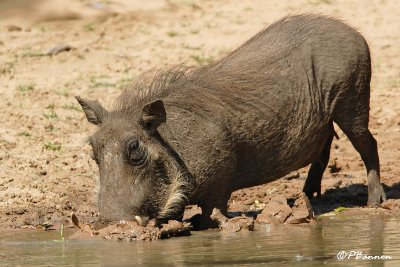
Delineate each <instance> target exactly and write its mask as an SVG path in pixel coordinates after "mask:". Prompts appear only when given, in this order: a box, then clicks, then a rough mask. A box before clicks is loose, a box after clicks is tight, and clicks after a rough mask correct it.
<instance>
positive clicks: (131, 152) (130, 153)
mask: <svg viewBox="0 0 400 267" xmlns="http://www.w3.org/2000/svg"><path fill="white" fill-rule="evenodd" d="M125 157H126V159H127V161H128V162H129V164H131V165H133V166H141V165H143V164H144V163H145V161H146V158H147V150H146V148H145V147H144V146H143V144H142V142H140V141H139V140H137V139H130V140H129V141H128V142H127V143H126V151H125Z"/></svg>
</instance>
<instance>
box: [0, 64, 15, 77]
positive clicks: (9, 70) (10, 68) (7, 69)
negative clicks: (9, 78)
mask: <svg viewBox="0 0 400 267" xmlns="http://www.w3.org/2000/svg"><path fill="white" fill-rule="evenodd" d="M14 72H15V62H14V61H12V62H6V63H5V64H4V66H3V67H1V68H0V74H1V75H7V74H14Z"/></svg>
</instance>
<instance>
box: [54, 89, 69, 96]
mask: <svg viewBox="0 0 400 267" xmlns="http://www.w3.org/2000/svg"><path fill="white" fill-rule="evenodd" d="M56 94H57V95H61V96H65V97H67V96H69V90H68V88H65V87H64V88H59V89H57V90H56Z"/></svg>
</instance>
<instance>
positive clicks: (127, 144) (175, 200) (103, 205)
mask: <svg viewBox="0 0 400 267" xmlns="http://www.w3.org/2000/svg"><path fill="white" fill-rule="evenodd" d="M128 95H129V93H128V92H126V93H125V95H124V94H123V95H122V96H121V97H120V106H119V108H117V109H116V110H114V111H111V112H109V111H107V110H106V109H105V108H103V107H102V106H101V105H100V104H99V103H98V102H97V101H89V100H84V99H82V98H80V97H76V99H77V100H78V102H79V104H80V105H81V106H82V108H83V111H84V112H85V115H86V118H87V120H88V121H89V122H90V123H93V124H95V125H97V126H99V128H98V130H97V132H95V133H94V134H93V135H91V136H90V137H89V143H90V145H91V146H92V148H93V155H92V158H93V159H94V160H95V161H96V163H97V165H98V167H99V170H100V192H99V198H98V208H99V212H100V216H99V222H100V223H99V224H98V225H100V226H101V225H104V224H106V223H108V222H112V221H117V220H122V219H124V220H134V219H136V220H138V221H139V223H142V224H145V222H146V221H147V220H148V219H151V218H157V222H158V223H160V222H164V221H165V220H167V219H178V218H179V217H180V216H182V214H183V211H184V207H185V205H186V204H187V193H188V181H189V179H188V177H189V174H188V172H187V169H186V167H185V166H184V164H183V162H182V160H181V159H180V158H179V156H178V155H177V154H176V153H175V152H174V150H173V149H172V148H171V147H170V146H169V145H168V143H167V142H165V141H164V140H163V138H162V137H161V136H160V134H159V133H158V131H157V128H158V127H159V126H160V125H161V124H163V123H165V122H166V111H165V108H164V104H163V102H162V101H161V100H152V101H151V102H149V103H147V104H144V105H142V106H141V107H136V108H131V104H132V103H131V104H128V102H129V100H128V99H124V98H126V97H128V98H129V96H128ZM142 100H143V98H142ZM121 102H122V104H121ZM124 103H125V104H124ZM133 104H135V103H133ZM136 105H138V101H136Z"/></svg>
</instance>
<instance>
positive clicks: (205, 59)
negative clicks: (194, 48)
mask: <svg viewBox="0 0 400 267" xmlns="http://www.w3.org/2000/svg"><path fill="white" fill-rule="evenodd" d="M191 58H192V59H193V60H194V61H196V62H197V64H199V65H200V66H203V65H206V64H209V63H212V62H213V61H214V58H213V57H211V56H209V57H205V56H201V55H192V56H191Z"/></svg>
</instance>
